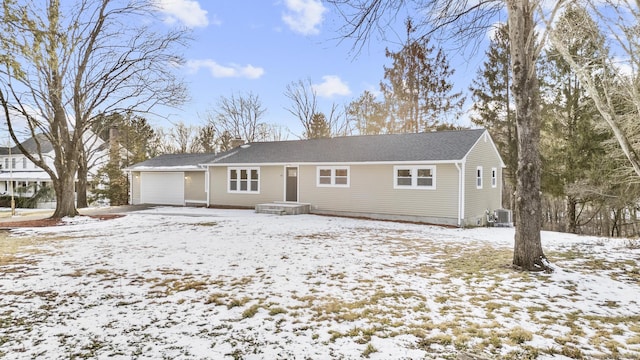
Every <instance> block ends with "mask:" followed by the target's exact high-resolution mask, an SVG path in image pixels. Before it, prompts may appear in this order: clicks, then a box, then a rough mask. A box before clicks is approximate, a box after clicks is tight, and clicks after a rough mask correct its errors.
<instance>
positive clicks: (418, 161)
mask: <svg viewBox="0 0 640 360" xmlns="http://www.w3.org/2000/svg"><path fill="white" fill-rule="evenodd" d="M461 161H462V160H416V161H352V162H328V161H325V162H277V163H228V164H221V163H214V164H206V166H211V167H223V166H224V167H226V166H229V167H255V166H283V165H292V166H293V165H315V166H355V165H433V164H457V163H460V162H461Z"/></svg>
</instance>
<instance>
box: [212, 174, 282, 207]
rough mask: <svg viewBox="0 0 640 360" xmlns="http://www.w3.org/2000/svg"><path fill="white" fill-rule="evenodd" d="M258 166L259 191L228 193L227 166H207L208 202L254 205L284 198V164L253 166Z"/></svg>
mask: <svg viewBox="0 0 640 360" xmlns="http://www.w3.org/2000/svg"><path fill="white" fill-rule="evenodd" d="M253 167H258V168H260V193H259V194H254V193H247V194H241V193H229V192H228V191H227V167H224V166H216V167H209V171H210V177H209V203H210V204H211V205H212V206H216V205H218V206H242V207H254V206H255V205H257V204H261V203H266V202H272V201H283V200H284V177H283V175H284V166H253Z"/></svg>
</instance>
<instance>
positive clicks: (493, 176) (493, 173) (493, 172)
mask: <svg viewBox="0 0 640 360" xmlns="http://www.w3.org/2000/svg"><path fill="white" fill-rule="evenodd" d="M491 187H492V188H495V187H498V168H491Z"/></svg>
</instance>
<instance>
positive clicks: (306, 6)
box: [282, 0, 327, 35]
mask: <svg viewBox="0 0 640 360" xmlns="http://www.w3.org/2000/svg"><path fill="white" fill-rule="evenodd" d="M284 3H285V6H286V7H287V10H288V11H287V12H286V13H285V14H283V15H282V21H284V22H285V23H286V24H287V25H289V28H291V30H293V31H294V32H297V33H300V34H303V35H315V34H318V33H319V32H320V29H318V27H319V26H320V24H321V23H322V20H323V14H324V12H325V11H327V9H326V8H325V7H324V5H322V2H321V1H319V0H285V1H284Z"/></svg>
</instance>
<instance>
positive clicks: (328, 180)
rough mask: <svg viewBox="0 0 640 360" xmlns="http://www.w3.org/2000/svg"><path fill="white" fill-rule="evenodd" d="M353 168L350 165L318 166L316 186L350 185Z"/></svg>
mask: <svg viewBox="0 0 640 360" xmlns="http://www.w3.org/2000/svg"><path fill="white" fill-rule="evenodd" d="M350 175H351V169H350V168H349V167H348V166H318V167H316V179H317V181H316V186H318V187H349V185H350V183H351V181H350Z"/></svg>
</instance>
